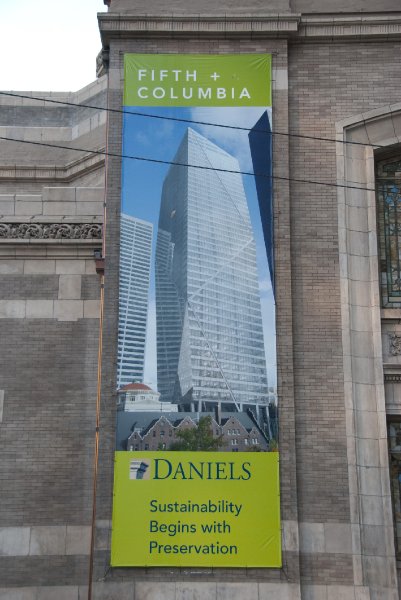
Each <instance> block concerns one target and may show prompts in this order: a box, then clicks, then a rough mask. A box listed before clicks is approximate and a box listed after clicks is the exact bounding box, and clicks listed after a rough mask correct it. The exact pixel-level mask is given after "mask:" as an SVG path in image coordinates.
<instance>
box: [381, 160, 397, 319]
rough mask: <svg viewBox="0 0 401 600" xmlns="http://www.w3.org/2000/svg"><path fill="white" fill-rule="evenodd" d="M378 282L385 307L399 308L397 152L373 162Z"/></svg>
mask: <svg viewBox="0 0 401 600" xmlns="http://www.w3.org/2000/svg"><path fill="white" fill-rule="evenodd" d="M376 182H377V200H378V230H379V231H378V233H379V252H380V282H381V295H382V304H383V307H385V308H401V155H399V156H396V157H395V156H393V157H392V158H389V159H385V160H381V161H378V162H377V164H376Z"/></svg>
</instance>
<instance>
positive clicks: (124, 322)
mask: <svg viewBox="0 0 401 600" xmlns="http://www.w3.org/2000/svg"><path fill="white" fill-rule="evenodd" d="M152 233H153V226H152V224H151V223H147V222H146V221H141V220H140V219H136V218H135V217H130V216H128V215H125V214H122V215H121V241H120V290H119V291H120V295H119V323H118V369H117V380H118V387H119V388H120V387H121V386H123V385H125V384H127V383H132V382H134V381H137V382H142V380H143V369H144V362H145V343H146V324H147V316H148V300H149V280H150V260H151V254H152Z"/></svg>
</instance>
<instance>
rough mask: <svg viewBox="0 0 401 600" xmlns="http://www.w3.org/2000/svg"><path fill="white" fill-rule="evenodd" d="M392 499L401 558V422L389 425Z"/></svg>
mask: <svg viewBox="0 0 401 600" xmlns="http://www.w3.org/2000/svg"><path fill="white" fill-rule="evenodd" d="M388 444H389V462H390V483H391V497H392V501H393V516H394V530H395V531H394V533H395V545H396V552H397V557H398V558H400V557H401V422H400V421H390V422H389V423H388Z"/></svg>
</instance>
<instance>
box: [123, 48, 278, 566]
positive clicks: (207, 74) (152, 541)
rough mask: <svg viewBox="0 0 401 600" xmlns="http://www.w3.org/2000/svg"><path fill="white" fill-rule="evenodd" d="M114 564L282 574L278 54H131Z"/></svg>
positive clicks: (125, 138) (125, 131)
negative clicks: (274, 66) (274, 105)
mask: <svg viewBox="0 0 401 600" xmlns="http://www.w3.org/2000/svg"><path fill="white" fill-rule="evenodd" d="M123 154H124V159H123V172H122V209H121V247H120V290H119V332H118V392H117V396H118V404H117V428H116V432H117V433H116V451H115V478H114V503H113V531H112V557H111V562H112V565H113V566H194V567H195V566H205V567H214V566H221V567H225V566H226V567H279V566H281V547H280V499H279V480H278V459H279V454H278V439H277V432H278V423H277V394H276V366H275V365H276V360H275V354H276V349H275V313H274V256H273V246H274V244H273V242H274V240H273V209H272V182H271V56H270V55H260V54H246V55H176V54H170V55H160V54H158V55H152V54H127V55H126V56H125V81H124V119H123Z"/></svg>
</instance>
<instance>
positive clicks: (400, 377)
mask: <svg viewBox="0 0 401 600" xmlns="http://www.w3.org/2000/svg"><path fill="white" fill-rule="evenodd" d="M384 382H385V383H400V382H401V373H385V374H384Z"/></svg>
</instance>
